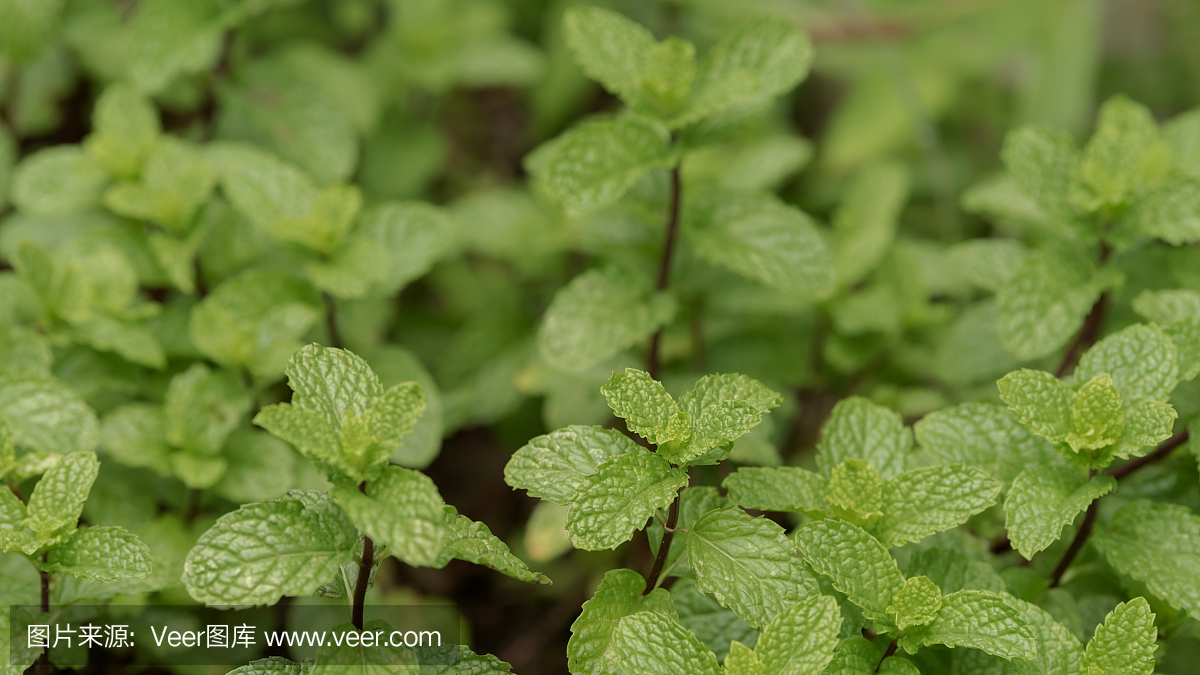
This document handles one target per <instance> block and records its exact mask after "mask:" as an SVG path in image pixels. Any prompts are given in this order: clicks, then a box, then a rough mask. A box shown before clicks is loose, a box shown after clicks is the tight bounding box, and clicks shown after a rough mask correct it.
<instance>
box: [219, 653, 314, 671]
mask: <svg viewBox="0 0 1200 675" xmlns="http://www.w3.org/2000/svg"><path fill="white" fill-rule="evenodd" d="M311 668H312V666H311V665H310V664H307V663H296V662H295V661H289V660H287V659H285V658H283V657H282V656H268V657H267V658H265V659H258V660H256V661H251V662H250V663H248V664H247V665H244V666H241V667H239V668H234V669H233V670H231V671H229V675H235V674H236V675H306V674H307V673H308V671H309V670H310V669H311Z"/></svg>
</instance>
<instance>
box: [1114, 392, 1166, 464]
mask: <svg viewBox="0 0 1200 675" xmlns="http://www.w3.org/2000/svg"><path fill="white" fill-rule="evenodd" d="M1178 417H1179V413H1177V412H1175V408H1173V407H1172V406H1171V405H1170V404H1167V403H1160V402H1158V401H1142V402H1141V403H1139V404H1137V405H1135V406H1133V407H1132V408H1129V409H1128V410H1126V411H1125V431H1124V433H1122V434H1121V436H1120V438H1118V439H1117V442H1116V444H1115V445H1114V446H1113V447H1112V453H1113V456H1114V457H1116V458H1118V459H1125V458H1127V457H1141V456H1142V455H1144V454H1146V452H1145V449H1146V448H1147V447H1152V446H1155V445H1158V444H1159V443H1162V442H1163V441H1165V440H1167V439H1168V438H1170V437H1171V430H1172V429H1173V428H1174V427H1175V420H1176V418H1178Z"/></svg>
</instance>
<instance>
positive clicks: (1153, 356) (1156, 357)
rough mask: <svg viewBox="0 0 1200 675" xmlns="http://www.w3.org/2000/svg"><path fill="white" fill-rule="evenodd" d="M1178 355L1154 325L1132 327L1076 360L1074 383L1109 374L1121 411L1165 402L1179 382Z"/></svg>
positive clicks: (1173, 345)
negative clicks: (1147, 403)
mask: <svg viewBox="0 0 1200 675" xmlns="http://www.w3.org/2000/svg"><path fill="white" fill-rule="evenodd" d="M1177 354H1178V351H1177V350H1176V348H1175V343H1174V342H1173V341H1172V340H1171V338H1169V337H1167V335H1166V334H1165V333H1163V331H1162V329H1160V328H1159V327H1158V326H1155V325H1153V324H1134V325H1132V326H1130V327H1128V328H1125V329H1124V330H1121V331H1118V332H1116V333H1113V334H1112V335H1109V336H1108V337H1106V338H1104V339H1103V340H1101V341H1099V342H1097V343H1096V344H1095V345H1093V346H1092V348H1091V349H1089V350H1087V352H1085V353H1084V354H1083V356H1082V357H1080V359H1079V366H1078V367H1077V368H1076V369H1075V373H1074V377H1075V381H1076V382H1087V381H1089V380H1091V379H1092V378H1094V377H1097V376H1099V375H1101V374H1104V373H1108V374H1109V375H1111V376H1112V382H1113V384H1114V385H1115V386H1116V388H1117V391H1119V392H1120V393H1121V402H1122V404H1123V405H1124V407H1126V408H1128V407H1129V406H1132V405H1135V404H1138V403H1141V402H1142V401H1166V400H1167V399H1168V398H1170V397H1171V392H1172V391H1173V390H1174V389H1175V385H1176V384H1177V383H1178V382H1179V365H1178V361H1177Z"/></svg>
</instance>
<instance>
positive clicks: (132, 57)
mask: <svg viewBox="0 0 1200 675" xmlns="http://www.w3.org/2000/svg"><path fill="white" fill-rule="evenodd" d="M215 12H216V7H215V6H214V5H213V4H211V3H207V2H187V3H177V2H173V1H172V0H146V2H141V3H138V6H137V10H136V12H135V13H134V15H133V18H132V19H131V21H130V32H129V36H128V38H127V40H128V44H129V55H128V62H127V63H126V70H125V74H126V75H127V76H128V77H129V80H130V81H131V82H132V83H133V84H134V86H136V87H137V88H138V89H140V90H142V91H144V92H147V93H151V94H153V93H158V92H160V91H162V90H163V89H164V88H166V87H167V85H168V84H170V83H171V81H172V80H174V79H175V78H176V77H177V76H180V75H185V74H191V73H197V72H200V71H202V70H205V69H207V68H208V67H209V66H210V65H211V64H212V63H213V62H214V61H216V59H217V57H218V55H219V54H220V52H221V27H220V25H219V24H217V22H216V21H215V19H216V17H215V16H214V15H215Z"/></svg>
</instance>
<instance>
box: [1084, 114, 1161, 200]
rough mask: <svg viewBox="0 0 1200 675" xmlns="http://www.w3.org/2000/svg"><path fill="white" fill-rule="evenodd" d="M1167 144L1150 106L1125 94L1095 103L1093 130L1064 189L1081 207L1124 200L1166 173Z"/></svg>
mask: <svg viewBox="0 0 1200 675" xmlns="http://www.w3.org/2000/svg"><path fill="white" fill-rule="evenodd" d="M1170 162H1171V147H1170V146H1169V145H1167V143H1166V142H1165V141H1164V140H1163V139H1162V137H1161V136H1160V135H1159V132H1158V123H1157V122H1156V121H1155V120H1154V116H1153V115H1152V114H1151V113H1150V111H1149V110H1148V109H1147V108H1146V107H1145V106H1143V105H1141V104H1140V103H1135V102H1134V101H1133V100H1132V99H1130V98H1128V97H1127V96H1124V95H1120V94H1118V95H1116V96H1113V97H1111V98H1109V99H1108V100H1107V101H1105V102H1104V104H1103V105H1101V106H1100V113H1099V115H1098V117H1097V120H1096V133H1094V134H1093V135H1092V138H1091V139H1090V140H1089V141H1088V143H1087V146H1086V147H1084V149H1083V157H1082V158H1081V160H1080V162H1079V165H1078V167H1077V168H1076V171H1075V175H1074V177H1073V179H1072V181H1071V185H1070V188H1069V194H1070V197H1071V201H1072V202H1073V203H1074V204H1075V205H1077V206H1079V207H1080V208H1082V209H1085V210H1088V211H1097V210H1100V209H1102V208H1111V207H1115V206H1119V205H1121V204H1123V203H1125V202H1126V201H1127V200H1128V199H1129V198H1130V197H1131V196H1132V195H1133V193H1134V192H1136V191H1138V190H1139V189H1140V188H1141V187H1142V186H1143V185H1145V184H1146V183H1149V182H1151V181H1153V180H1155V179H1157V178H1159V177H1161V176H1162V175H1163V174H1165V173H1166V172H1167V169H1168V168H1169V167H1170Z"/></svg>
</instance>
